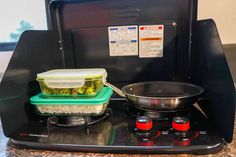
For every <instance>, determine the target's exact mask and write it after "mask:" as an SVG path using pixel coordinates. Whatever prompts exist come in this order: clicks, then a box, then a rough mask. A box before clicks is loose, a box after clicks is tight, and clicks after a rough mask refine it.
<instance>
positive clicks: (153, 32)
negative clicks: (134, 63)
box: [139, 25, 164, 58]
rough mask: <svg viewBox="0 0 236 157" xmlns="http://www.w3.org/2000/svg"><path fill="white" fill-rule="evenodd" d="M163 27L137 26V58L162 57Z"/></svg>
mask: <svg viewBox="0 0 236 157" xmlns="http://www.w3.org/2000/svg"><path fill="white" fill-rule="evenodd" d="M163 37H164V25H143V26H139V57H140V58H145V57H146V58H148V57H162V56H163Z"/></svg>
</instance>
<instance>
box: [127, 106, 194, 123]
mask: <svg viewBox="0 0 236 157" xmlns="http://www.w3.org/2000/svg"><path fill="white" fill-rule="evenodd" d="M126 106H127V114H128V115H130V116H132V117H138V116H147V117H150V118H152V119H153V120H168V119H171V118H172V117H174V116H180V115H183V116H189V110H190V108H182V109H178V110H170V111H156V110H145V109H141V108H136V107H134V105H132V104H129V103H127V104H126Z"/></svg>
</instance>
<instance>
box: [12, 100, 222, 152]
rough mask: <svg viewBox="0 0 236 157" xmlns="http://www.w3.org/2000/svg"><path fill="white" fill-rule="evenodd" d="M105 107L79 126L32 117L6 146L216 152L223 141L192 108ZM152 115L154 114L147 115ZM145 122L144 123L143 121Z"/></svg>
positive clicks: (121, 104) (118, 104)
mask: <svg viewBox="0 0 236 157" xmlns="http://www.w3.org/2000/svg"><path fill="white" fill-rule="evenodd" d="M107 110H108V111H107V112H109V117H106V118H104V120H102V121H100V122H99V123H96V124H94V125H87V126H80V127H70V128H68V127H60V126H53V125H47V120H46V119H45V120H42V119H41V120H32V121H30V123H28V124H26V125H25V126H24V127H23V128H21V129H19V131H18V132H15V133H14V135H13V136H12V138H11V139H10V144H12V145H14V146H17V147H21V148H22V147H24V148H35V149H51V150H66V151H87V152H112V153H193V154H208V153H215V152H217V151H219V150H221V149H222V147H223V145H224V140H223V139H222V138H221V137H220V136H219V134H218V133H217V132H216V131H215V129H214V127H212V126H211V125H210V123H209V122H208V119H207V118H206V117H205V116H204V115H203V114H202V113H201V112H200V111H198V110H197V109H195V108H194V107H192V108H188V109H185V110H180V111H175V112H168V113H164V112H159V113H157V112H155V113H152V111H143V110H140V109H135V108H132V104H128V103H127V102H126V101H124V100H112V101H111V102H110V104H109V106H108V109H107ZM111 110H112V113H111ZM107 112H105V114H106V115H107ZM150 114H151V116H153V115H154V117H155V118H152V119H150V118H149V117H148V115H150ZM140 117H141V118H140ZM174 117H177V119H174ZM145 120H146V122H147V125H146V124H145V125H143V122H144V121H145ZM174 120H175V121H174ZM150 122H151V123H150ZM174 122H175V123H174ZM179 122H184V123H183V124H184V125H179V124H180V123H179ZM137 123H138V124H137ZM173 124H174V126H173ZM178 128H182V130H178ZM184 129H185V130H184Z"/></svg>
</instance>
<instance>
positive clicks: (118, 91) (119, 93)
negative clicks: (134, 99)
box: [105, 82, 125, 98]
mask: <svg viewBox="0 0 236 157" xmlns="http://www.w3.org/2000/svg"><path fill="white" fill-rule="evenodd" d="M105 85H106V86H108V87H111V88H112V89H113V91H114V92H115V93H116V94H118V95H119V96H120V97H124V98H125V94H124V93H123V92H122V91H121V90H120V89H119V88H117V87H116V86H114V85H113V84H110V83H108V82H106V83H105Z"/></svg>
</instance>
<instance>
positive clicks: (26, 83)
mask: <svg viewBox="0 0 236 157" xmlns="http://www.w3.org/2000/svg"><path fill="white" fill-rule="evenodd" d="M58 41H59V37H58V34H57V32H56V31H26V32H24V33H23V34H22V35H21V37H20V39H19V42H18V44H17V46H16V49H15V50H14V53H13V55H12V57H11V59H10V62H9V64H8V67H7V69H6V71H5V74H4V76H3V78H2V81H1V84H0V115H1V120H2V126H3V130H4V134H5V135H6V136H11V134H12V133H13V132H14V131H15V130H17V129H18V128H19V127H21V126H22V125H24V124H25V123H27V122H28V121H29V119H32V118H34V117H35V116H36V115H35V111H34V110H33V109H32V106H31V105H29V104H28V102H29V98H30V97H31V96H33V95H35V94H36V93H38V91H39V86H38V83H37V81H36V75H37V73H40V72H43V71H47V70H50V69H55V68H62V67H63V64H62V55H61V52H60V48H59V43H58Z"/></svg>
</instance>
